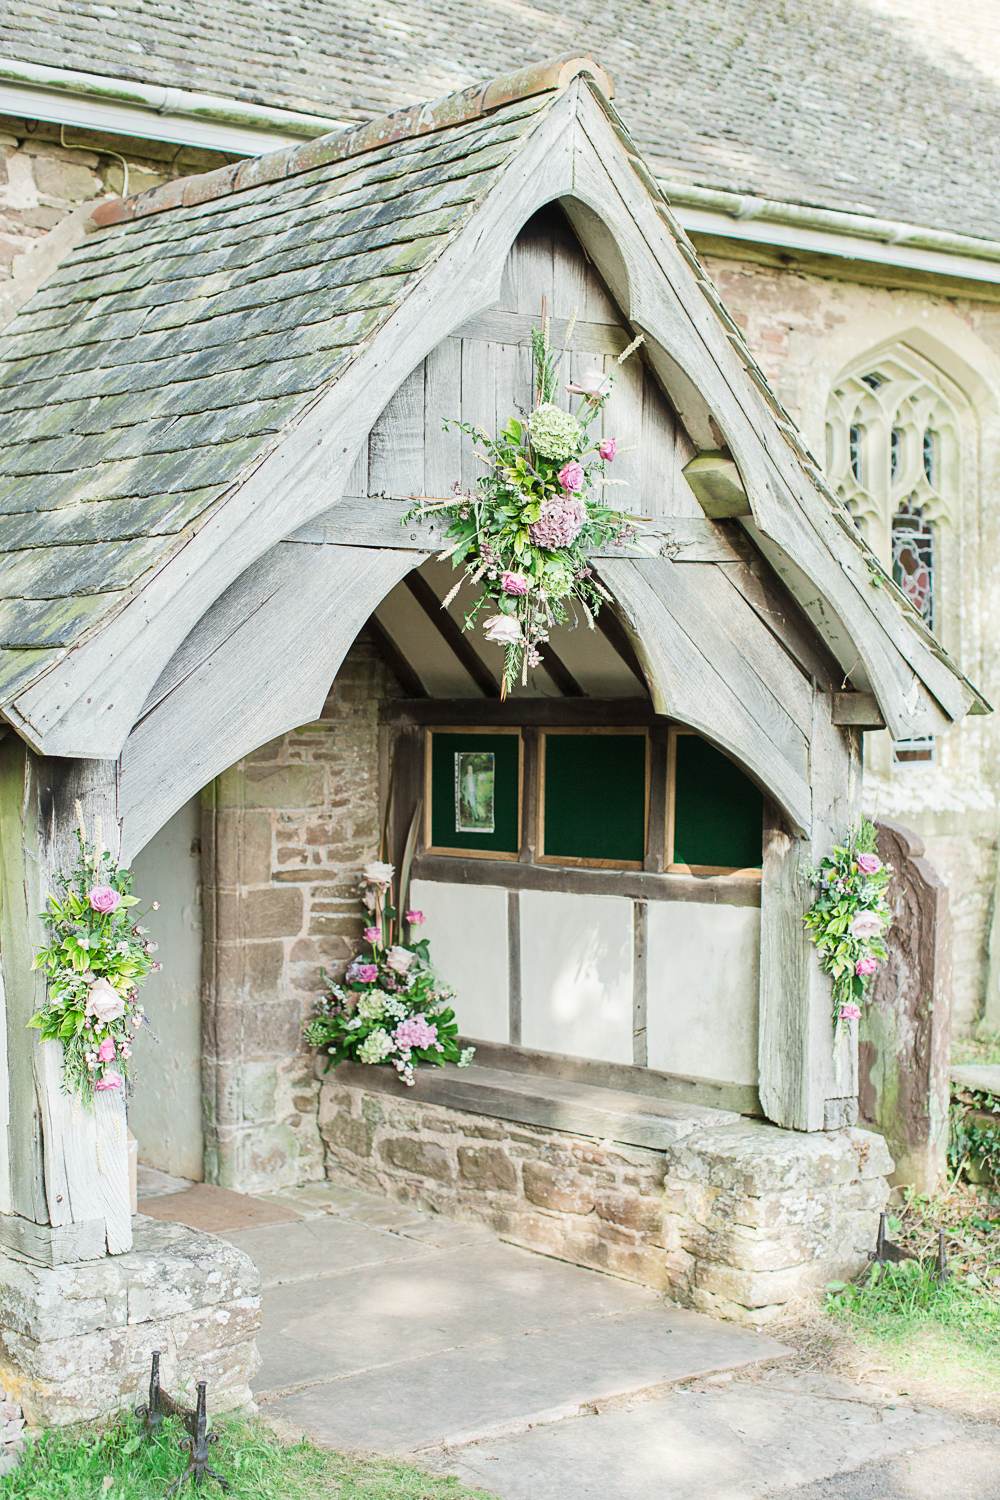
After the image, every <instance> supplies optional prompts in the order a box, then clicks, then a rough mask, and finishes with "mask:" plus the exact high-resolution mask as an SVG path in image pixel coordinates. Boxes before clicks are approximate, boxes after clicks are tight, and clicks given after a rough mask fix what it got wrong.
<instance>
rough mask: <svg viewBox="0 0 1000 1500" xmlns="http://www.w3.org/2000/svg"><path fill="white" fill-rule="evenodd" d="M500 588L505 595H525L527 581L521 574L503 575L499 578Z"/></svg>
mask: <svg viewBox="0 0 1000 1500" xmlns="http://www.w3.org/2000/svg"><path fill="white" fill-rule="evenodd" d="M500 587H501V588H502V589H503V591H504V593H505V594H526V593H527V592H528V580H527V578H525V576H524V574H523V573H504V574H502V575H501V578H500Z"/></svg>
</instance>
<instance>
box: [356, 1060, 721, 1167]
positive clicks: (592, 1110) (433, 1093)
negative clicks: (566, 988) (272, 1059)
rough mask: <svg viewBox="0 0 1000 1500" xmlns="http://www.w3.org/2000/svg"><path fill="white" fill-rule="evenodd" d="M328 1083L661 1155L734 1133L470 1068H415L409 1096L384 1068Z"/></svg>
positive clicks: (662, 1111) (644, 1098)
mask: <svg viewBox="0 0 1000 1500" xmlns="http://www.w3.org/2000/svg"><path fill="white" fill-rule="evenodd" d="M333 1076H334V1077H335V1078H336V1081H337V1082H338V1083H341V1084H345V1085H346V1086H348V1087H354V1088H363V1089H368V1090H370V1091H374V1092H376V1093H384V1094H392V1095H395V1096H397V1097H405V1098H406V1099H407V1100H409V1101H416V1102H417V1103H423V1104H440V1105H445V1106H447V1107H449V1108H451V1109H460V1110H464V1111H466V1112H467V1113H469V1114H478V1115H492V1116H494V1117H495V1118H497V1119H501V1120H516V1121H518V1122H519V1123H520V1124H522V1125H540V1126H543V1127H545V1128H546V1129H552V1130H568V1131H571V1132H573V1133H574V1134H575V1135H589V1136H595V1137H596V1138H597V1139H598V1140H610V1141H619V1142H621V1143H622V1144H624V1145H628V1146H646V1147H649V1148H651V1149H653V1150H655V1151H664V1150H667V1149H668V1148H669V1147H671V1146H673V1145H676V1143H677V1142H678V1141H680V1140H683V1139H684V1137H685V1136H688V1135H690V1134H692V1132H693V1131H695V1130H704V1129H710V1128H712V1127H717V1126H722V1125H735V1124H737V1123H738V1122H739V1120H740V1118H741V1117H740V1116H739V1115H738V1114H736V1113H734V1112H733V1111H731V1110H725V1109H712V1108H709V1107H708V1106H707V1105H704V1104H682V1103H678V1102H677V1101H676V1100H673V1099H658V1098H655V1097H653V1096H652V1095H649V1094H630V1093H626V1092H625V1091H624V1090H620V1089H608V1088H598V1087H595V1086H594V1085H593V1084H589V1083H577V1082H574V1081H571V1080H569V1079H565V1078H553V1077H547V1076H543V1075H542V1074H539V1073H513V1072H505V1071H504V1070H503V1069H501V1068H479V1067H476V1066H475V1065H473V1066H472V1067H468V1068H458V1067H455V1066H454V1065H453V1064H451V1063H447V1064H445V1066H444V1067H442V1068H420V1069H419V1070H418V1071H417V1074H416V1082H415V1083H414V1085H413V1087H412V1088H407V1087H406V1086H405V1085H404V1084H401V1083H400V1081H399V1075H398V1074H397V1073H396V1071H395V1069H394V1068H391V1067H386V1066H378V1067H366V1066H365V1065H364V1064H362V1063H341V1064H340V1066H339V1067H338V1068H337V1069H336V1071H335V1073H334V1075H333Z"/></svg>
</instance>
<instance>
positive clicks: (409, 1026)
mask: <svg viewBox="0 0 1000 1500" xmlns="http://www.w3.org/2000/svg"><path fill="white" fill-rule="evenodd" d="M392 1039H393V1041H394V1042H395V1043H396V1046H397V1047H399V1048H401V1049H403V1050H404V1051H411V1050H412V1049H413V1048H414V1047H436V1048H437V1050H438V1051H439V1052H440V1051H442V1047H441V1043H440V1042H439V1041H438V1033H437V1027H436V1026H435V1025H433V1023H432V1022H430V1021H428V1019H427V1017H426V1016H422V1015H416V1016H408V1017H407V1019H406V1020H405V1021H400V1023H399V1025H398V1026H397V1027H396V1029H395V1031H394V1032H393V1033H392Z"/></svg>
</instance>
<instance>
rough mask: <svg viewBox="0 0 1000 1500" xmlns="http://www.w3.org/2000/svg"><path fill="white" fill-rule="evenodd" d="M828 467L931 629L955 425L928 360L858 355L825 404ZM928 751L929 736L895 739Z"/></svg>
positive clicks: (907, 748)
mask: <svg viewBox="0 0 1000 1500" xmlns="http://www.w3.org/2000/svg"><path fill="white" fill-rule="evenodd" d="M826 438H827V455H826V459H827V473H828V475H829V478H830V480H831V482H832V483H833V484H834V486H835V487H836V489H837V492H838V494H839V495H840V496H841V498H842V499H843V500H844V501H845V503H846V504H847V506H848V508H849V509H850V511H851V514H852V515H853V516H854V519H855V524H856V525H858V526H859V527H860V529H861V531H862V532H863V533H864V536H865V538H866V540H867V541H868V543H869V544H870V546H871V547H872V549H873V551H874V552H875V553H876V554H877V555H878V556H879V558H880V559H881V561H882V563H883V565H884V566H885V568H886V571H887V572H889V573H891V575H892V577H893V579H894V581H895V582H896V583H897V584H898V585H899V587H900V589H901V590H902V592H903V593H904V594H905V595H906V597H907V598H908V599H909V601H910V603H911V604H912V605H913V606H914V608H915V609H916V610H917V612H918V613H919V614H920V616H921V618H922V619H923V620H924V623H925V624H926V625H927V627H928V629H930V630H933V629H934V621H935V612H936V600H935V595H936V594H937V593H938V592H939V583H938V580H937V579H936V578H935V550H936V549H935V531H936V529H937V528H938V527H939V526H940V525H942V524H946V523H947V522H948V521H949V520H950V519H951V516H952V514H953V513H954V507H955V501H956V498H957V493H958V466H959V429H958V417H957V413H956V411H955V408H954V407H953V405H952V404H951V402H950V401H949V400H948V397H947V396H946V395H945V393H944V391H943V390H942V389H941V387H940V386H939V385H938V383H937V381H936V379H935V372H934V371H933V369H932V367H930V366H928V365H927V364H926V362H925V361H924V360H923V359H922V358H921V357H920V356H919V355H916V354H914V353H913V351H911V350H909V349H906V348H905V347H903V346H897V347H896V348H894V349H891V350H889V351H888V352H887V353H885V354H884V355H883V356H882V357H881V358H879V359H877V360H876V359H872V358H869V359H868V360H866V361H864V362H859V363H858V364H856V365H855V366H854V368H853V369H850V370H848V371H847V372H846V373H845V374H844V375H843V376H842V377H841V378H840V380H838V381H837V383H836V385H835V387H834V389H833V391H832V392H831V395H830V400H829V404H828V407H827V423H826ZM895 758H896V759H897V760H906V761H910V760H930V759H932V758H933V741H932V740H927V741H915V740H914V741H909V740H908V741H906V742H905V743H904V742H899V743H898V744H897V745H896V746H895Z"/></svg>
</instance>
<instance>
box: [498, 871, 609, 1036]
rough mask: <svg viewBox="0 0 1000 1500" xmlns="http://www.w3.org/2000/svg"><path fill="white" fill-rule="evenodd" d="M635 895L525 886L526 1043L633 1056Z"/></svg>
mask: <svg viewBox="0 0 1000 1500" xmlns="http://www.w3.org/2000/svg"><path fill="white" fill-rule="evenodd" d="M632 945H633V938H632V902H631V901H629V900H626V899H625V898H624V897H621V896H578V895H570V894H569V893H567V892H563V891H522V892H521V1043H522V1045H523V1046H525V1047H532V1048H538V1049H540V1050H541V1051H544V1052H566V1053H569V1054H570V1055H571V1056H573V1057H593V1058H598V1059H600V1060H602V1061H605V1062H620V1063H631V1061H632Z"/></svg>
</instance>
